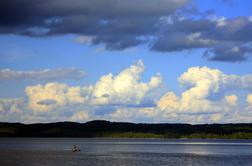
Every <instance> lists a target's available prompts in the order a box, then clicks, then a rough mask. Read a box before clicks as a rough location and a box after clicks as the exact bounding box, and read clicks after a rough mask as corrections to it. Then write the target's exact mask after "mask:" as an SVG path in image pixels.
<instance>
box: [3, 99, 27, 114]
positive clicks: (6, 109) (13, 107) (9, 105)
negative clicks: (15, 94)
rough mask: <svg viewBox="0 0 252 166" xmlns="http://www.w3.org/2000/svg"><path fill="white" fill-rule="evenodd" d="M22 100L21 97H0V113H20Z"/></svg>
mask: <svg viewBox="0 0 252 166" xmlns="http://www.w3.org/2000/svg"><path fill="white" fill-rule="evenodd" d="M23 106H24V100H23V99H22V98H8V99H5V98H2V99H0V114H4V113H7V114H8V113H20V112H22V111H23Z"/></svg>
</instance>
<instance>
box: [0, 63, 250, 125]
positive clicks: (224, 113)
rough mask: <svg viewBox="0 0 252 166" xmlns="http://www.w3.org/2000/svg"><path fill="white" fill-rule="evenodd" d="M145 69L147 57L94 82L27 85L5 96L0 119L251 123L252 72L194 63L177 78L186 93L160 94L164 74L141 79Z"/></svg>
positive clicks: (1, 105)
mask: <svg viewBox="0 0 252 166" xmlns="http://www.w3.org/2000/svg"><path fill="white" fill-rule="evenodd" d="M144 70H145V66H144V64H143V62H142V61H138V62H137V63H135V64H133V65H131V66H129V67H128V68H126V69H124V70H122V71H121V72H119V73H117V74H112V73H110V74H107V75H104V76H101V78H100V79H99V80H98V81H97V82H96V83H95V84H94V85H89V86H87V85H86V86H70V85H67V84H64V83H57V82H50V83H46V84H43V85H42V84H38V85H33V86H28V87H26V89H25V93H26V95H27V98H26V97H24V98H17V99H0V115H1V116H0V120H1V121H18V120H19V121H23V122H48V121H66V120H70V121H78V122H85V121H88V120H92V119H107V120H111V121H130V122H170V123H179V122H182V123H225V122H226V123H231V122H233V123H234V122H251V117H252V111H251V110H252V109H251V108H252V107H251V106H252V95H251V90H252V89H251V86H250V85H251V83H252V75H243V76H239V75H230V74H225V73H223V72H222V71H220V70H218V69H211V68H209V67H206V66H205V67H191V68H189V69H188V70H187V71H185V72H184V73H182V74H181V75H180V76H179V77H178V82H179V84H180V86H181V87H182V88H183V89H184V91H182V92H181V94H177V93H175V92H172V91H167V92H166V93H164V95H162V96H161V97H158V98H157V96H155V95H154V96H153V94H152V92H156V90H158V88H159V87H160V86H161V85H162V77H161V76H160V75H159V74H157V75H153V76H152V77H150V78H149V80H148V81H142V74H143V72H144ZM163 92H164V89H163V91H162V93H163ZM159 96H160V95H159ZM246 100H247V101H246ZM153 103H154V104H153Z"/></svg>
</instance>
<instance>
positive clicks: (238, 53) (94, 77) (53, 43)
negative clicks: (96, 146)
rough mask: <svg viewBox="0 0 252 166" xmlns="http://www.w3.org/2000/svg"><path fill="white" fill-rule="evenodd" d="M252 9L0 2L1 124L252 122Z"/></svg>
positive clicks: (172, 1)
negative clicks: (98, 120)
mask: <svg viewBox="0 0 252 166" xmlns="http://www.w3.org/2000/svg"><path fill="white" fill-rule="evenodd" d="M251 3H252V2H251V1H250V0H243V1H240V0H204V1H202V0H155V1H154V0H127V1H123V0H92V1H88V0H73V1H71V2H70V1H68V0H25V1H19V0H1V1H0V121H2V122H22V123H40V122H56V121H74V122H87V121H91V120H97V119H102V120H109V121H124V122H136V123H191V124H201V123H251V122H252V86H251V85H252V63H251V60H252V13H251V10H250V9H249V7H250V6H251V5H252V4H251ZM136 4H137V5H136Z"/></svg>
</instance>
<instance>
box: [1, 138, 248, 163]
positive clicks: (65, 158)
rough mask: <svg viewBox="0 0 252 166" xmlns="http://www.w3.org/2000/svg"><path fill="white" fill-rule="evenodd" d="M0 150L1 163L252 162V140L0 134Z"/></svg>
mask: <svg viewBox="0 0 252 166" xmlns="http://www.w3.org/2000/svg"><path fill="white" fill-rule="evenodd" d="M74 144H75V145H78V147H79V148H80V149H81V151H80V152H71V148H72V146H73V145H74ZM0 150H1V152H0V166H5V165H21V166H23V165H25V166H26V165H27V166H33V165H36V166H40V165H59V166H68V165H84V166H130V165H133V166H151V165H153V166H159V165H160V166H163V165H168V166H169V165H170V166H252V140H159V139H84V138H0Z"/></svg>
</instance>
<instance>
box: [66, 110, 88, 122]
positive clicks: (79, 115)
mask: <svg viewBox="0 0 252 166" xmlns="http://www.w3.org/2000/svg"><path fill="white" fill-rule="evenodd" d="M70 120H71V121H75V122H85V121H87V120H90V118H89V115H88V112H87V111H78V112H75V113H74V114H73V115H72V116H71V117H70Z"/></svg>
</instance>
